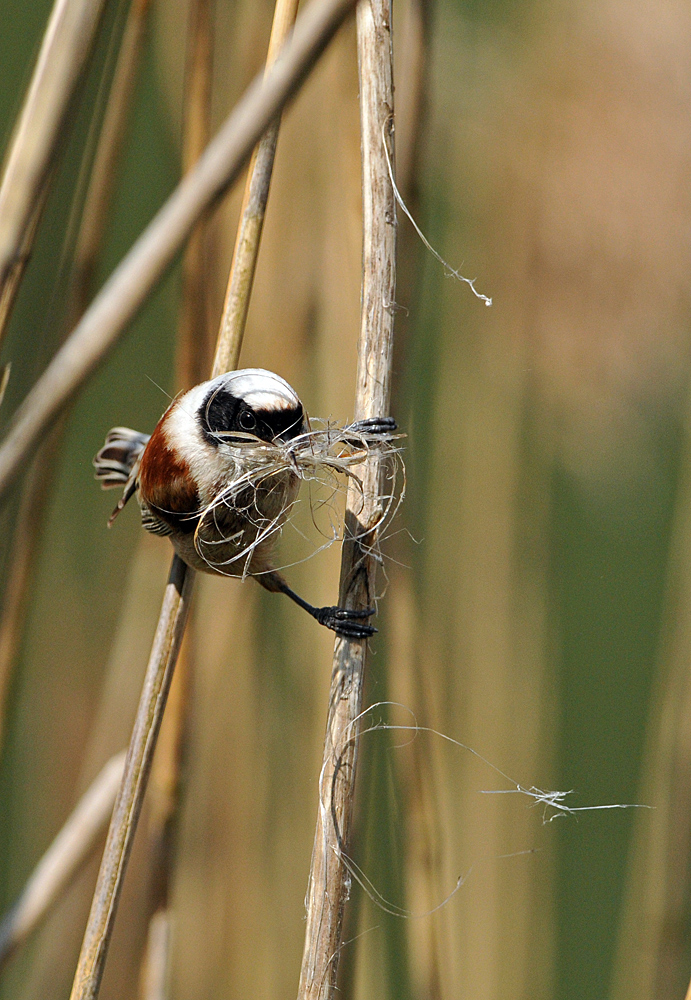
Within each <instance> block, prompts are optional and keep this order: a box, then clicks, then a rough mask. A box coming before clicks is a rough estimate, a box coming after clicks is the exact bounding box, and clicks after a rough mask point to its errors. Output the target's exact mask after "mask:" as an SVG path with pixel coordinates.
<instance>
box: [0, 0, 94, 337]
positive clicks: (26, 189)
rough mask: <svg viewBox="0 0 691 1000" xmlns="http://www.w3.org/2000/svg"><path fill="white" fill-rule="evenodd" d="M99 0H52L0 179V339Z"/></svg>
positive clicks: (87, 52)
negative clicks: (39, 48)
mask: <svg viewBox="0 0 691 1000" xmlns="http://www.w3.org/2000/svg"><path fill="white" fill-rule="evenodd" d="M104 6H105V0H56V3H55V6H54V7H53V11H52V13H51V16H50V19H49V21H48V25H47V27H46V31H45V34H44V36H43V42H42V45H41V50H40V52H39V55H38V60H37V62H36V67H35V69H34V73H33V76H32V79H31V83H30V85H29V90H28V92H27V95H26V98H25V100H24V106H23V108H22V111H21V114H20V116H19V120H18V121H17V125H16V127H15V130H14V133H13V136H12V141H11V144H10V148H9V152H8V155H7V158H6V161H5V170H4V174H3V178H2V183H1V184H0V343H2V339H3V336H4V333H5V331H6V329H7V323H8V320H9V317H10V313H11V311H12V305H13V303H14V299H15V297H16V293H17V289H18V287H19V284H20V282H21V278H22V275H23V273H24V270H25V267H26V263H27V260H28V257H29V254H30V252H31V247H32V244H33V237H34V234H35V232H36V227H37V225H38V221H39V218H40V216H41V212H42V210H43V205H44V204H45V198H46V193H47V188H48V178H49V175H50V171H51V169H52V166H53V163H54V160H55V155H56V152H57V149H58V146H59V143H60V141H61V139H62V136H63V134H64V132H65V129H66V126H67V122H68V115H69V111H70V105H71V102H72V98H73V97H74V94H75V91H76V89H77V87H78V85H79V82H80V80H81V78H82V75H83V73H84V70H85V67H86V64H87V60H88V58H89V55H90V53H91V50H92V47H93V44H94V41H95V38H96V31H97V28H98V25H99V22H100V18H101V14H102V12H103V8H104Z"/></svg>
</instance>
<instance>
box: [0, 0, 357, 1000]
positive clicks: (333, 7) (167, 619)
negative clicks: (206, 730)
mask: <svg viewBox="0 0 691 1000" xmlns="http://www.w3.org/2000/svg"><path fill="white" fill-rule="evenodd" d="M354 5H355V0H322V2H321V3H316V2H313V3H312V4H311V5H310V7H309V8H308V9H307V11H305V13H303V14H302V16H301V17H300V19H299V20H298V23H297V26H296V29H295V31H294V33H293V36H292V38H291V41H290V42H289V44H288V45H286V46H285V48H284V50H283V51H282V53H281V55H280V56H279V58H278V59H277V60H276V62H275V64H274V66H273V67H272V69H271V71H270V72H269V73H267V74H266V76H265V78H264V80H263V81H261V80H259V81H255V83H254V84H253V85H252V86H251V87H250V89H249V91H248V92H247V94H246V96H245V98H244V99H243V101H241V103H240V105H238V108H237V109H236V111H235V112H233V114H231V116H230V118H229V119H228V121H227V122H226V125H225V126H224V127H223V128H222V129H221V132H220V133H219V135H218V136H217V138H216V139H215V140H214V141H213V142H212V143H211V144H210V146H209V147H207V150H206V152H205V153H204V156H203V157H202V159H201V161H200V162H199V164H198V166H197V167H195V168H194V169H193V170H192V171H191V172H190V174H189V175H188V176H187V177H186V178H185V179H184V180H183V181H182V183H181V184H180V186H179V187H178V189H177V195H173V198H172V199H170V200H169V202H168V207H167V209H166V207H164V209H163V210H162V212H161V213H159V216H157V219H156V220H154V223H152V226H150V227H149V229H148V230H147V232H146V233H145V234H144V236H143V237H142V238H141V239H140V240H139V241H138V243H137V244H135V247H134V248H133V251H131V252H130V254H129V255H128V257H127V258H126V259H125V261H124V262H123V264H122V265H121V266H120V268H119V272H120V274H121V275H122V270H123V266H124V265H125V264H127V262H128V261H129V264H128V265H127V267H128V268H129V272H128V271H127V269H126V270H125V274H126V278H127V280H123V278H122V277H120V279H119V283H118V281H117V280H114V279H115V278H116V277H117V273H118V272H116V276H114V279H111V283H109V284H110V288H111V292H110V295H111V297H113V298H114V299H115V300H116V301H114V302H111V303H110V304H109V309H112V308H114V309H115V310H116V312H118V313H119V315H120V316H123V315H124V316H126V315H127V311H126V310H125V311H123V306H122V303H118V302H117V295H115V294H114V292H113V291H112V288H113V285H114V286H115V288H116V290H118V289H119V290H118V291H117V294H118V295H119V294H123V295H126V294H127V292H128V282H129V281H130V280H132V281H136V280H137V278H138V275H137V269H138V268H139V266H140V265H141V266H143V267H146V269H147V272H148V278H147V283H141V282H139V283H138V284H139V289H138V292H137V295H136V296H135V297H134V298H132V297H131V296H130V298H129V305H128V307H127V308H128V309H133V308H134V303H139V302H140V301H141V299H143V297H144V295H145V294H146V289H147V288H149V287H151V285H152V284H153V281H154V280H155V278H156V277H158V276H159V275H160V273H161V272H162V270H163V267H164V266H165V263H166V262H167V260H169V259H170V255H171V252H172V251H171V247H172V248H174V249H176V248H177V247H178V246H179V244H180V243H181V242H182V240H183V239H184V237H185V236H186V235H187V234H188V232H189V230H190V228H191V226H192V224H193V223H194V221H195V220H196V219H197V218H198V217H199V215H200V214H201V213H202V211H204V210H205V209H206V208H208V207H209V206H210V205H211V204H212V203H213V202H214V201H215V200H216V199H217V198H218V197H219V196H220V194H221V193H222V192H223V191H224V190H225V189H226V187H227V186H228V184H229V183H231V181H232V179H234V177H235V176H237V173H238V171H239V169H240V167H241V165H242V163H243V162H244V160H245V159H246V157H247V156H248V155H249V153H250V151H251V146H250V145H248V137H252V141H253V142H256V141H257V140H258V139H259V138H260V137H261V134H262V132H263V131H264V130H265V129H266V127H267V126H268V125H269V123H270V122H271V120H272V119H273V118H274V117H275V116H276V114H277V113H278V112H279V111H280V109H281V108H282V107H283V105H284V104H285V102H286V101H287V100H288V98H289V97H290V96H291V95H292V94H293V93H294V92H295V90H296V89H297V88H298V87H299V85H300V83H301V82H302V81H303V79H304V78H305V76H306V75H307V73H308V72H309V69H310V68H311V67H312V66H313V65H314V63H315V62H316V60H317V59H318V57H319V55H320V54H321V53H322V52H323V50H324V48H325V47H326V45H327V43H328V41H329V40H330V39H331V38H332V37H333V35H334V34H335V32H336V30H337V28H338V27H339V25H340V24H341V23H342V22H343V21H344V20H345V18H346V16H347V14H348V13H349V11H350V10H351V9H352V7H353V6H354ZM171 203H172V208H171ZM161 219H162V220H163V221H162V222H161V221H159V222H158V231H157V228H156V223H157V220H161ZM152 228H153V230H154V232H153V236H152V235H151V231H152ZM147 233H148V234H149V236H148V238H147ZM152 257H153V260H152V259H151V258H152ZM133 261H134V264H133V263H132V262H133ZM137 296H141V299H139V298H138V297H137ZM116 332H117V331H116V330H115V329H114V330H113V333H112V336H113V337H114V336H115V333H116ZM223 336H224V334H223V332H222V331H221V333H220V335H219V343H218V344H217V348H216V356H215V360H214V369H215V367H216V365H217V364H218V359H219V358H220V357H223V356H225V355H226V354H227V356H229V357H230V352H226V351H225V349H224V347H223V343H222V342H223ZM238 350H239V345H238ZM0 462H1V456H0ZM194 576H195V574H194V572H193V571H192V570H191V569H189V568H188V567H187V566H185V564H184V563H183V562H182V561H181V560H180V559H179V558H178V557H177V556H175V557H174V558H173V563H172V567H171V573H170V578H169V582H168V586H167V588H166V593H165V596H164V600H163V606H162V608H161V615H160V617H159V622H158V626H157V630H156V637H155V639H154V645H153V648H152V651H151V656H150V658H149V664H148V666H147V671H146V675H145V679H144V686H143V690H142V695H141V698H140V702H139V707H138V709H137V716H136V719H135V725H134V731H133V733H132V739H131V741H130V748H129V750H128V755H127V761H126V764H125V773H124V776H123V780H122V785H121V788H120V792H119V794H118V799H117V802H116V805H115V811H114V813H113V820H112V822H111V825H110V829H109V831H108V838H107V840H106V847H105V850H104V854H103V860H102V862H101V868H100V871H99V875H98V881H97V885H96V891H95V893H94V898H93V902H92V906H91V912H90V914H89V920H88V923H87V928H86V932H85V935H84V941H83V944H82V949H81V953H80V956H79V962H78V966H77V971H76V974H75V979H74V983H73V986H72V992H71V1000H93V998H95V997H96V996H97V995H98V991H99V988H100V984H101V979H102V976H103V969H104V965H105V958H106V953H107V949H108V945H109V942H110V937H111V934H112V930H113V923H114V919H115V912H116V909H117V904H118V901H119V897H120V892H121V887H122V881H123V877H124V873H125V869H126V866H127V860H128V856H129V852H130V850H131V846H132V840H133V838H134V832H135V829H136V825H137V820H138V817H139V813H140V811H141V806H142V802H143V798H144V792H145V790H146V784H147V779H148V775H149V770H150V768H151V762H152V757H153V752H154V748H155V745H156V739H157V736H158V732H159V729H160V725H161V719H162V716H163V710H164V707H165V702H166V697H167V695H168V691H169V688H170V683H171V680H172V674H173V669H174V666H175V661H176V659H177V655H178V652H179V649H180V644H181V641H182V635H183V632H184V627H185V621H186V618H187V613H188V609H189V600H190V596H191V590H192V585H193V582H194Z"/></svg>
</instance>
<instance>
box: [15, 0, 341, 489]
mask: <svg viewBox="0 0 691 1000" xmlns="http://www.w3.org/2000/svg"><path fill="white" fill-rule="evenodd" d="M355 3H356V0H320V2H317V0H312V3H311V4H310V5H309V6H308V7H307V9H306V10H305V11H304V12H303V13H302V14H301V15H300V17H299V18H298V20H297V23H296V27H295V31H294V32H293V34H292V36H291V38H290V41H289V42H288V44H287V45H286V46H285V48H284V50H283V51H282V52H281V55H280V56H279V58H278V59H277V60H276V62H275V63H274V65H273V66H272V68H271V70H270V71H269V72H268V73H267V74H266V76H265V77H264V78H263V79H261V78H257V79H256V80H255V81H254V82H253V83H252V84H251V86H250V87H249V88H248V90H247V91H246V93H245V95H244V97H243V98H242V100H241V101H240V102H239V104H238V105H237V106H236V108H235V110H234V111H233V112H232V113H231V114H230V115H229V117H228V118H227V120H226V122H225V124H224V125H223V126H222V127H221V130H220V131H219V133H218V135H217V136H216V137H215V138H214V140H213V141H212V142H211V143H210V144H209V146H208V147H207V149H206V151H205V153H204V155H203V157H202V158H201V160H200V161H199V163H198V164H197V166H196V167H195V168H194V170H192V171H190V173H189V174H188V175H187V176H186V177H185V178H183V180H182V181H181V183H180V184H179V185H178V187H177V188H176V190H175V191H174V192H173V194H172V195H171V196H170V198H169V199H168V201H167V202H166V203H165V205H164V206H163V207H162V208H161V210H160V211H159V212H158V214H157V215H156V217H155V218H154V219H153V221H152V222H151V223H150V224H149V226H148V227H147V228H146V229H145V231H144V232H143V233H142V235H141V236H140V237H139V239H138V240H137V242H136V243H135V244H134V246H133V247H132V249H131V250H130V251H129V253H128V254H127V255H126V256H125V258H124V259H123V260H122V261H121V263H120V264H119V266H118V267H117V268H116V270H115V272H114V273H113V274H112V276H111V277H110V279H109V280H108V281H107V283H106V284H105V285H104V287H103V289H102V290H101V291H100V293H99V294H98V295H97V296H96V298H95V299H94V302H93V303H92V305H91V307H90V308H89V309H88V310H87V312H86V313H85V315H84V317H83V319H82V320H81V322H80V323H79V324H78V326H77V327H76V328H75V330H74V331H73V333H72V334H71V336H70V337H69V338H68V340H67V342H66V343H65V344H64V346H63V347H62V348H61V349H60V351H59V352H58V353H57V355H56V356H55V358H54V359H53V361H52V362H51V363H50V365H49V366H48V368H47V369H46V371H45V372H44V374H43V375H42V376H41V378H40V379H39V380H38V381H37V383H36V384H35V386H34V387H33V389H32V390H31V392H30V393H29V394H28V396H27V397H26V399H25V400H24V402H23V403H22V404H21V406H20V407H19V409H18V410H17V412H16V413H15V415H14V417H13V420H12V422H11V424H10V428H9V430H8V433H7V436H6V437H5V440H4V441H3V443H2V446H0V500H2V499H3V498H4V497H5V495H6V494H7V491H8V489H9V488H10V486H11V485H12V483H13V482H14V480H15V478H16V476H17V475H18V473H19V470H20V468H21V465H22V463H23V462H24V460H25V459H26V456H27V455H28V453H29V452H30V451H31V449H32V448H33V447H34V446H35V445H36V443H37V441H38V440H39V439H40V437H41V435H42V434H43V432H44V431H45V429H46V428H47V427H48V426H49V425H50V423H51V422H52V421H53V420H54V419H55V417H56V416H57V414H58V413H59V412H60V411H61V410H62V409H63V408H64V407H65V406H66V404H67V403H68V402H69V400H70V399H71V398H72V397H73V396H74V394H75V393H76V392H77V390H78V389H79V387H80V386H81V385H82V384H83V383H84V382H85V381H86V379H87V378H88V377H89V375H91V374H92V372H93V371H94V370H95V369H96V367H97V366H98V365H99V363H100V362H101V361H102V360H103V358H104V357H105V355H106V354H107V352H108V351H109V350H110V349H111V348H112V347H113V346H114V344H115V342H116V341H117V339H118V337H119V335H120V334H121V333H122V331H123V329H124V327H125V325H126V324H127V323H128V322H129V321H130V320H131V319H132V318H133V317H134V315H135V314H136V313H137V311H138V310H139V309H140V307H141V306H142V304H143V302H144V301H145V299H146V297H147V295H148V294H149V293H150V291H151V290H152V288H153V286H154V285H155V284H156V282H157V281H158V280H159V279H160V278H161V276H162V275H163V273H164V271H165V270H166V268H167V267H168V265H169V264H170V262H171V261H172V259H173V257H174V256H175V254H176V253H177V252H178V250H179V249H180V247H181V246H182V244H183V243H184V241H185V239H186V238H187V236H188V235H189V233H190V231H191V229H192V227H193V225H194V223H195V222H196V220H197V219H198V218H199V216H200V215H201V214H202V212H204V211H206V210H207V209H208V208H209V207H210V206H211V205H213V204H215V202H216V201H218V199H219V198H220V197H221V196H222V195H223V193H224V192H225V191H226V190H227V188H228V187H229V185H230V184H232V182H233V181H234V180H235V179H236V178H237V176H238V174H239V173H240V171H241V169H242V167H243V164H244V163H245V162H246V160H247V158H248V157H249V156H250V154H251V152H252V148H253V146H254V144H255V143H256V142H257V141H258V140H259V138H260V137H261V135H262V134H263V133H264V131H265V130H266V128H267V127H268V125H269V124H270V122H271V121H272V120H273V119H274V118H275V117H276V115H277V114H278V112H279V111H280V110H281V108H282V107H283V106H284V105H285V104H286V102H287V101H288V100H289V99H290V97H291V96H292V95H293V94H294V93H295V91H296V90H297V89H298V88H299V86H300V84H301V83H302V81H303V80H304V78H305V76H306V75H307V73H308V72H309V70H310V69H311V68H312V66H313V65H314V63H315V62H316V61H317V59H318V58H319V56H320V55H321V53H322V52H323V51H324V49H325V48H326V46H327V44H328V42H329V41H330V40H331V38H332V37H333V36H334V34H335V33H336V31H337V29H338V28H339V26H340V25H341V24H342V23H343V21H344V20H345V18H346V17H347V16H348V14H349V12H350V11H351V10H352V8H353V7H354V6H355Z"/></svg>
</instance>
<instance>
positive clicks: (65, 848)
mask: <svg viewBox="0 0 691 1000" xmlns="http://www.w3.org/2000/svg"><path fill="white" fill-rule="evenodd" d="M124 765H125V753H124V751H123V752H122V753H119V754H117V755H116V756H115V757H111V759H110V760H109V761H108V763H107V764H106V765H105V767H104V768H103V769H102V770H101V772H100V774H99V775H98V776H97V777H96V778H95V780H94V781H93V782H92V784H91V785H90V786H89V788H88V789H87V790H86V792H85V793H84V795H83V796H82V797H81V799H80V800H79V802H78V803H77V805H76V807H75V809H74V811H73V812H72V815H71V816H70V817H69V819H68V820H67V822H66V823H65V825H64V826H63V828H62V830H61V831H60V833H59V834H58V835H57V837H56V838H55V840H54V841H53V843H52V844H51V845H50V847H49V848H48V850H47V851H46V853H45V854H44V855H43V857H42V858H41V860H40V861H39V863H38V865H37V866H36V868H35V869H34V872H33V874H32V876H31V878H30V879H29V881H28V882H27V883H26V886H25V887H24V890H23V892H22V894H21V896H20V897H19V899H18V900H17V902H16V903H15V904H14V906H13V907H12V909H11V910H10V911H9V913H8V914H7V915H6V916H5V917H4V918H3V920H2V923H0V969H1V968H2V967H3V966H4V964H5V962H7V960H8V959H9V958H10V956H11V955H12V954H13V952H14V951H15V950H16V949H17V948H18V947H19V946H20V945H21V944H23V943H24V941H26V939H27V938H28V937H29V935H30V934H31V933H33V931H34V930H36V928H37V927H38V925H39V924H40V923H41V921H42V920H44V919H45V917H46V916H47V914H48V913H49V912H50V910H51V908H52V907H53V905H54V904H55V903H56V902H57V901H58V900H59V899H61V898H62V896H63V895H64V893H65V890H66V889H67V888H68V886H69V885H70V883H71V882H72V880H73V878H74V877H75V876H76V875H77V874H78V873H79V872H80V871H81V869H82V868H83V867H84V864H85V862H86V861H88V859H89V858H90V857H91V855H92V854H93V852H94V850H95V848H96V845H97V844H98V840H99V837H100V836H101V835H102V834H103V833H105V830H106V827H107V825H108V821H109V819H110V815H111V813H112V811H113V804H114V802H115V796H116V794H117V790H118V785H119V784H120V778H121V777H122V771H123V767H124Z"/></svg>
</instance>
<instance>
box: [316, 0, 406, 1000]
mask: <svg viewBox="0 0 691 1000" xmlns="http://www.w3.org/2000/svg"><path fill="white" fill-rule="evenodd" d="M357 39H358V65H359V76H360V116H361V128H362V191H363V277H362V316H361V329H360V340H359V344H358V372H357V388H356V400H355V416H356V419H364V418H367V417H375V416H383V415H385V414H387V413H388V408H389V397H390V383H391V358H392V350H393V321H394V310H393V303H394V301H395V291H396V263H395V252H396V229H395V226H396V206H395V202H394V195H393V190H392V187H391V182H390V178H389V173H388V168H387V162H386V155H385V149H384V143H385V142H387V143H390V144H391V145H393V130H392V123H393V117H392V116H393V59H392V39H391V3H390V0H361V2H360V3H359V5H358V8H357ZM392 152H393V151H392ZM391 159H392V162H393V155H392V154H391ZM356 472H357V474H358V476H359V477H360V479H361V481H362V484H363V489H362V492H361V491H360V490H358V489H354V488H353V487H351V488H350V489H349V493H348V501H347V507H346V538H345V541H344V545H343V556H342V561H341V588H340V602H339V603H340V605H341V607H347V608H365V607H369V606H371V605H372V602H373V600H374V598H375V574H376V560H375V558H374V557H373V556H372V554H371V552H372V549H373V548H374V546H375V543H376V533H377V525H378V523H379V520H380V518H381V514H382V512H381V507H380V500H379V496H380V493H381V483H382V475H383V466H382V461H381V459H380V458H379V457H378V455H377V453H376V451H375V452H373V453H372V455H371V456H370V457H369V458H368V460H367V461H366V462H365V463H364V464H363V466H362V467H361V468H359V469H358V470H356ZM366 652H367V644H366V643H365V642H357V641H350V640H348V639H344V638H340V637H339V638H337V639H336V644H335V649H334V663H333V673H332V677H331V690H330V694H329V713H328V721H327V725H326V739H325V742H324V758H323V764H322V770H321V774H320V779H319V812H318V816H317V828H316V833H315V839H314V849H313V853H312V868H311V871H310V879H309V886H308V898H307V929H306V933H305V949H304V954H303V960H302V971H301V975H300V986H299V990H298V998H299V1000H321V998H326V997H329V998H331V997H334V996H335V993H336V982H337V976H338V959H339V953H340V948H341V936H342V933H341V931H342V923H343V912H344V907H345V903H346V900H347V897H348V893H349V876H348V872H347V869H346V867H345V865H344V864H343V862H342V860H341V856H342V855H343V854H347V852H348V849H349V838H350V829H351V823H352V816H353V798H354V791H355V776H356V768H357V752H358V732H359V721H358V720H359V716H360V713H361V711H362V691H363V681H364V671H365V663H366Z"/></svg>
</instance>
